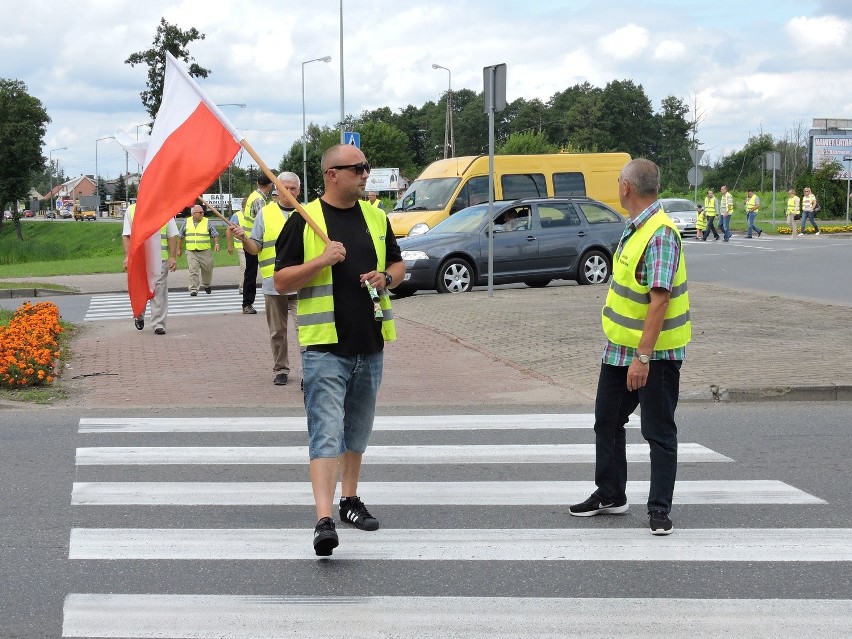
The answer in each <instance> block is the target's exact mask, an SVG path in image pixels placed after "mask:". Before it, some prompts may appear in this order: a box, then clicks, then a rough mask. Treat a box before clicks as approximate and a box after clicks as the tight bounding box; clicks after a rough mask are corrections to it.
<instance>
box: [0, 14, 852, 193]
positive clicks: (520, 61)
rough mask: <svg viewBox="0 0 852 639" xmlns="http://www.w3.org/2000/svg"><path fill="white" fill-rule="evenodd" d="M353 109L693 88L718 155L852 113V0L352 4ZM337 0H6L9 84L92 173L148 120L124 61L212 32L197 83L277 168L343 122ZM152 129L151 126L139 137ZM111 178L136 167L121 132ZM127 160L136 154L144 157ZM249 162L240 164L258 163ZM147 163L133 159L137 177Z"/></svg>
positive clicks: (57, 154) (71, 160) (68, 160)
mask: <svg viewBox="0 0 852 639" xmlns="http://www.w3.org/2000/svg"><path fill="white" fill-rule="evenodd" d="M343 5H344V6H343V20H344V28H343V54H344V55H343V58H344V59H343V66H344V84H345V87H344V105H345V111H346V113H353V114H358V113H360V112H361V111H363V110H365V109H373V108H376V107H380V106H390V107H391V108H393V109H394V110H396V109H399V108H402V107H405V106H406V105H408V104H414V105H416V106H420V105H422V104H423V103H424V102H425V101H427V100H437V99H438V98H439V97H440V95H441V93H442V92H443V91H445V90H446V88H447V82H448V75H447V73H446V72H445V71H442V70H440V69H438V70H434V69H432V67H431V65H432V64H433V63H437V64H440V65H442V66H444V67H447V68H449V69H451V70H452V82H453V88H455V89H459V88H468V89H472V90H474V91H477V92H478V91H481V90H482V67H483V66H486V65H490V64H496V63H506V64H507V65H508V74H507V78H508V79H507V98H508V99H509V100H510V101H511V100H513V99H515V98H518V97H524V98H526V99H532V98H539V99H541V100H543V101H546V100H547V99H548V98H550V96H552V95H553V94H554V93H555V92H556V91H559V90H563V89H565V88H567V87H569V86H571V85H574V84H576V83H578V82H585V81H588V82H590V83H592V84H594V85H597V86H604V85H605V84H606V83H607V82H609V81H611V80H613V79H631V80H633V81H634V82H636V83H637V84H642V85H643V86H644V88H645V91H646V93H647V94H648V96H649V97H650V98H651V100H652V102H653V104H654V108H655V109H659V107H660V101H661V100H662V99H663V98H665V97H666V96H668V95H675V96H678V97H680V98H683V99H685V100H687V101H690V100H691V99H692V96H693V95H695V96H697V99H698V105H699V109H700V111H701V112H703V114H704V117H705V119H704V121H703V123H702V126H701V129H700V131H699V137H700V138H701V140H702V142H703V148H705V149H707V151H708V153H709V155H710V156H711V157H719V156H720V155H722V154H723V153H726V152H729V151H732V150H736V149H738V148H741V147H742V146H743V145H744V144H745V142H746V140H747V139H748V137H749V135H751V134H755V133H757V132H759V131H761V130H762V131H764V132H767V133H771V134H773V135H774V136H776V137H782V136H783V135H784V132H785V129H791V128H793V127H795V126H796V125H797V124H798V123H799V122H801V123H803V124H804V125H805V128H808V127H809V126H810V123H811V120H812V119H813V118H815V117H845V118H852V74H850V73H849V59H850V53H852V1H850V0H773V1H771V2H770V1H768V0H747V1H744V0H737V1H736V2H734V1H731V0H715V1H714V2H695V1H693V0H654V1H652V0H590V1H585V0H564V1H561V2H558V1H555V0H526V1H525V2H518V1H517V0H511V1H504V0H452V1H449V0H432V2H429V3H411V2H391V1H389V0H374V1H371V2H352V1H351V0H344V2H343ZM339 6H340V5H339V0H313V2H292V1H283V2H276V1H274V0H272V1H267V2H259V1H256V0H242V1H240V2H233V1H224V0H180V1H159V0H147V1H139V0H132V1H129V0H28V1H27V2H21V1H20V0H0V15H2V17H3V29H2V30H0V77H3V78H11V79H19V80H22V81H24V82H25V83H26V84H27V86H28V88H29V91H30V93H31V94H33V95H35V96H36V97H38V98H39V99H40V100H41V101H42V103H43V104H44V106H45V107H46V109H47V111H48V114H49V115H50V117H51V118H52V120H53V121H52V123H51V124H50V125H49V126H48V130H47V135H46V138H45V147H44V155H45V157H47V156H48V151H49V150H50V149H56V148H58V147H63V146H67V147H68V149H67V150H63V151H54V153H53V157H54V159H56V158H58V159H59V160H60V162H61V165H62V168H63V169H64V170H65V172H66V173H67V174H68V175H71V176H75V175H79V174H83V173H90V174H93V173H94V172H95V148H96V142H95V140H96V139H97V138H101V137H104V136H108V135H112V133H113V132H114V130H115V129H116V128H117V127H122V128H125V129H126V130H129V131H130V132H131V133H132V134H134V135H135V134H136V131H137V129H136V125H138V124H143V123H145V122H147V121H148V119H149V118H148V116H147V114H146V112H145V110H144V108H143V107H142V103H141V100H140V98H139V92H140V91H141V90H143V89H144V88H145V81H146V75H147V67H141V66H137V67H135V68H133V67H131V66H130V65H127V64H125V63H124V60H125V59H126V58H127V57H128V55H129V54H131V53H133V52H135V51H141V50H144V49H147V48H148V47H150V46H151V42H152V40H153V37H154V33H155V30H156V27H157V24H158V23H159V20H160V18H161V17H164V18H165V19H166V20H168V21H169V22H170V23H172V24H176V25H178V26H180V27H181V28H182V29H189V28H190V27H196V28H197V29H198V30H199V31H201V32H202V33H204V34H206V36H207V37H206V39H205V40H204V41H202V42H195V43H193V44H192V45H190V53H191V54H192V55H193V56H194V58H195V60H196V61H197V62H198V63H199V64H201V65H202V66H204V67H206V68H208V69H210V70H211V71H212V73H211V74H210V76H209V77H208V78H207V79H206V80H201V81H200V84H201V86H202V88H203V89H204V91H205V92H206V93H207V94H208V95H209V96H210V97H211V98H212V99H213V100H214V101H215V102H217V103H232V102H236V103H245V104H246V105H247V106H246V108H244V109H240V108H238V107H225V108H224V111H225V112H226V115H228V116H229V117H230V118H231V121H232V122H233V123H234V125H235V126H236V127H237V128H238V129H240V131H242V133H243V134H244V136H245V137H246V139H247V140H248V141H249V142H250V143H251V144H252V146H254V148H255V149H257V150H258V152H259V153H260V154H261V156H262V157H263V158H264V160H265V162H266V163H267V164H269V165H271V166H274V165H277V164H278V162H279V160H280V158H281V156H282V155H283V154H284V153H286V152H287V150H288V149H289V148H290V146H291V145H292V143H293V142H294V141H295V140H297V139H299V137H300V135H301V132H302V102H301V100H302V93H301V71H302V64H301V63H302V62H303V61H305V60H310V59H312V58H319V57H322V56H325V55H330V56H332V61H331V62H330V63H328V64H324V63H322V62H315V63H312V64H309V65H307V66H306V67H305V78H306V79H305V100H306V110H307V119H308V122H311V121H313V122H316V123H318V124H329V125H332V126H333V125H334V124H335V123H336V122H337V121H338V120H339V115H340V39H339V29H338V27H339ZM144 132H145V129H144V128H141V129H140V134H142V135H144ZM97 156H98V157H97V160H98V171H99V173H100V174H101V175H103V176H104V177H107V178H113V177H117V175H118V174H119V173H121V172H123V171H124V166H125V156H124V153H123V151H121V148H120V147H119V146H118V145H117V144H116V143H115V142H114V141H113V140H103V141H101V142H99V143H98V144H97ZM131 163H132V160H131ZM248 163H249V158H247V157H243V158H242V165H243V166H247V165H248ZM134 168H135V166H131V170H133V169H134Z"/></svg>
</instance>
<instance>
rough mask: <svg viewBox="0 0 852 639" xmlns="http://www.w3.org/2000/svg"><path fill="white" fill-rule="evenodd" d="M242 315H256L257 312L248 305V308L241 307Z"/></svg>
mask: <svg viewBox="0 0 852 639" xmlns="http://www.w3.org/2000/svg"><path fill="white" fill-rule="evenodd" d="M243 315H257V311H256V310H254V306H252V305H251V304H249V305H248V306H243Z"/></svg>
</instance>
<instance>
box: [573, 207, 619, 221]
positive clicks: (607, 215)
mask: <svg viewBox="0 0 852 639" xmlns="http://www.w3.org/2000/svg"><path fill="white" fill-rule="evenodd" d="M579 206H580V209H581V210H582V211H583V215H585V216H586V219H587V220H588V221H589V224H607V223H611V222H623V221H624V220H623V219H622V218H621V216H620V215H619V214H618V213H616V212H615V211H613V210H610V209H608V208H606V207H603V206H601V205H599V204H593V203H592V202H583V203H581V204H580V205H579Z"/></svg>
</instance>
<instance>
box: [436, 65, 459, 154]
mask: <svg viewBox="0 0 852 639" xmlns="http://www.w3.org/2000/svg"><path fill="white" fill-rule="evenodd" d="M432 68H433V69H443V70H444V71H446V72H447V74H448V75H449V84H448V85H447V116H446V118H445V119H444V159H445V160H446V159H447V158H448V157H454V156H455V152H456V140H455V137H454V136H453V72H452V71H450V70H449V69H448V68H447V67H442V66H441V65H440V64H433V65H432ZM448 150H450V152H449V155H448V154H447V151H448Z"/></svg>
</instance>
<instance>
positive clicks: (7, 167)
mask: <svg viewBox="0 0 852 639" xmlns="http://www.w3.org/2000/svg"><path fill="white" fill-rule="evenodd" d="M49 122H50V117H48V115H47V111H45V110H44V107H43V106H42V104H41V100H39V99H38V98H35V97H33V96H31V95H30V94H29V93H28V92H27V85H26V84H24V83H23V82H21V81H20V80H7V79H5V78H0V210H5V209H6V206H7V205H11V206H10V208H11V209H12V210H13V211H14V216H15V232H16V233H17V236H18V239H20V240H23V234H22V232H21V224H20V220H19V219H18V208H17V206H16V205H15V202H16V201H17V200H21V199H23V198H25V197H26V195H27V193H28V192H29V190H30V186H31V181H30V180H31V177H32V175H33V172H34V171H41V170H43V169H44V157H43V156H42V154H41V147H42V145H43V144H44V133H45V130H46V129H45V128H46V126H47V124H48V123H49ZM2 224H3V222H2V220H0V229H2Z"/></svg>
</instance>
